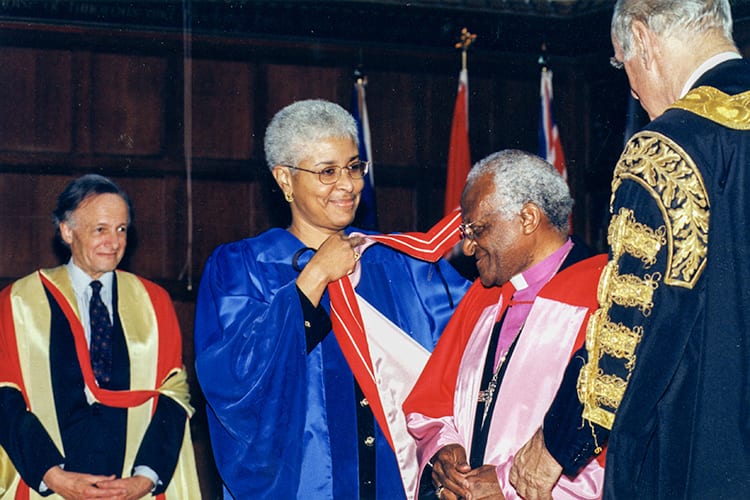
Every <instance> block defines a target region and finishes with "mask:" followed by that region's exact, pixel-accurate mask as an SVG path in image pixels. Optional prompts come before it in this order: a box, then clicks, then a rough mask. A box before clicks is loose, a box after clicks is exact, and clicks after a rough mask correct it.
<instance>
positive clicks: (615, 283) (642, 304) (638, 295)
mask: <svg viewBox="0 0 750 500" xmlns="http://www.w3.org/2000/svg"><path fill="white" fill-rule="evenodd" d="M659 281H661V274H660V273H654V274H653V275H650V274H647V275H645V276H644V277H643V278H639V277H638V276H635V275H633V274H620V268H619V266H618V265H617V261H614V260H610V261H609V262H607V265H606V266H605V267H604V271H602V275H601V278H599V288H598V290H597V293H598V296H597V298H598V300H599V306H600V308H601V309H604V310H609V307H610V306H611V305H612V303H613V302H614V303H615V304H618V305H621V306H623V307H637V308H638V309H639V310H640V311H641V312H642V313H643V315H644V316H648V315H649V314H651V308H653V307H654V290H656V289H657V288H658V287H659Z"/></svg>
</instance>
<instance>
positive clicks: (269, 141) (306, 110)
mask: <svg viewBox="0 0 750 500" xmlns="http://www.w3.org/2000/svg"><path fill="white" fill-rule="evenodd" d="M331 138H348V139H351V140H352V141H353V142H354V144H355V145H356V146H357V147H359V138H358V134H357V124H356V122H355V121H354V118H353V117H352V115H351V114H350V113H349V112H348V111H347V110H345V109H344V108H342V107H341V106H339V105H338V104H334V103H332V102H328V101H324V100H322V99H309V100H305V101H297V102H295V103H292V104H290V105H288V106H286V107H285V108H283V109H281V110H280V111H279V112H278V113H276V115H274V117H273V118H272V119H271V123H270V124H269V125H268V128H267V129H266V136H265V141H264V148H265V152H266V162H267V163H268V168H269V169H271V170H272V169H273V167H275V166H276V165H292V166H297V165H298V164H299V162H300V161H302V160H303V159H304V158H305V157H306V156H307V150H308V148H309V146H310V144H314V143H315V142H318V141H321V140H325V139H331Z"/></svg>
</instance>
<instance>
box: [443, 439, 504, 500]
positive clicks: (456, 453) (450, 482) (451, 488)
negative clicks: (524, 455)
mask: <svg viewBox="0 0 750 500" xmlns="http://www.w3.org/2000/svg"><path fill="white" fill-rule="evenodd" d="M431 462H432V483H433V484H434V485H435V488H436V495H437V497H438V498H439V499H440V500H458V499H461V498H462V499H466V500H479V499H493V500H504V499H505V497H504V496H503V492H502V490H501V489H500V483H498V480H497V472H496V471H495V466H494V465H482V466H481V467H478V468H476V469H472V468H471V466H470V465H469V463H468V461H467V460H466V450H465V449H464V447H463V446H461V445H458V444H449V445H447V446H444V447H442V448H440V451H438V452H437V453H436V454H435V455H434V456H433V457H432V460H431Z"/></svg>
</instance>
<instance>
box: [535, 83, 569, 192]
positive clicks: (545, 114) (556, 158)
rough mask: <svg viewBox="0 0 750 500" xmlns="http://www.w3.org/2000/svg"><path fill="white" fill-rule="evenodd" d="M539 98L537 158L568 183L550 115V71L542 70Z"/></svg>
mask: <svg viewBox="0 0 750 500" xmlns="http://www.w3.org/2000/svg"><path fill="white" fill-rule="evenodd" d="M540 87H541V88H540V90H539V96H540V99H541V109H540V113H539V156H541V157H542V158H544V159H545V160H547V162H549V163H550V164H552V165H554V167H555V168H556V169H557V171H558V172H560V175H562V176H563V179H565V182H567V181H568V171H567V170H566V168H565V155H564V154H563V149H562V143H561V142H560V134H559V132H558V131H557V124H556V123H555V118H554V116H553V115H552V70H550V69H547V68H543V69H542V78H541V85H540Z"/></svg>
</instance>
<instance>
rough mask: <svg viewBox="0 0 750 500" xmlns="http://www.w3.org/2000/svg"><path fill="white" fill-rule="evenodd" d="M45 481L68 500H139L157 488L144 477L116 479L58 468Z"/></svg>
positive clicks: (46, 474)
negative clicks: (102, 499)
mask: <svg viewBox="0 0 750 500" xmlns="http://www.w3.org/2000/svg"><path fill="white" fill-rule="evenodd" d="M43 480H44V484H46V485H47V487H48V488H49V489H51V490H52V491H54V492H55V493H57V494H58V495H60V496H61V497H63V498H65V499H67V500H78V499H81V500H85V499H93V498H98V499H101V498H105V499H110V500H136V499H138V498H143V497H144V496H146V495H149V494H150V493H151V490H152V489H153V488H154V483H153V482H152V481H151V480H150V479H148V478H146V477H143V476H133V477H126V478H120V479H117V478H115V476H100V475H94V474H83V473H78V472H68V471H66V470H64V469H62V468H60V467H58V466H55V467H52V468H51V469H49V470H48V471H47V472H46V473H45V474H44V478H43Z"/></svg>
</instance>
